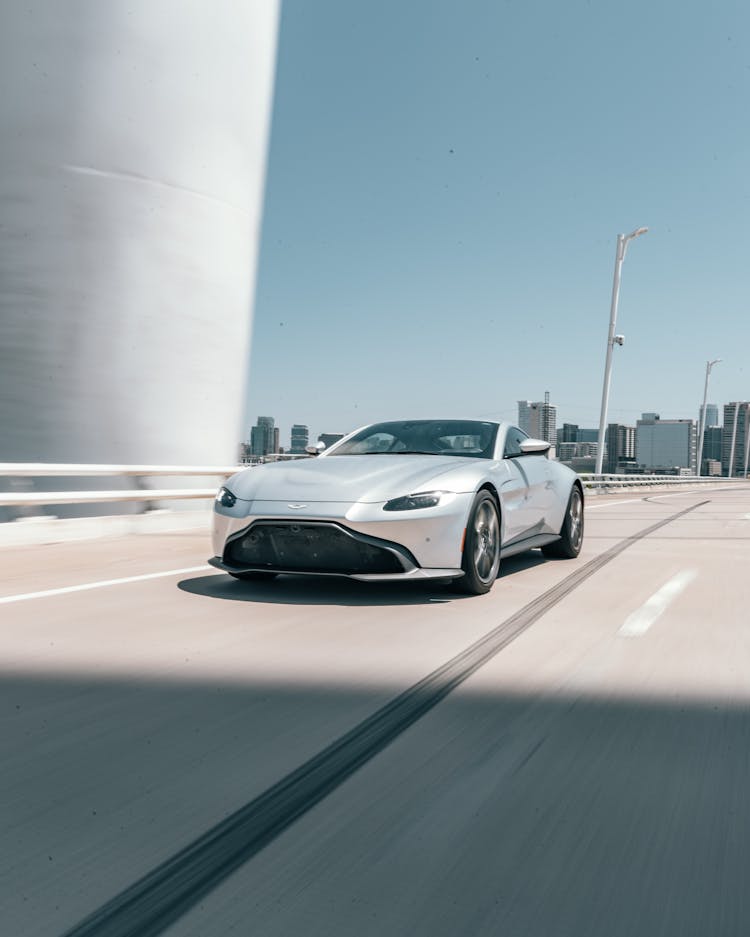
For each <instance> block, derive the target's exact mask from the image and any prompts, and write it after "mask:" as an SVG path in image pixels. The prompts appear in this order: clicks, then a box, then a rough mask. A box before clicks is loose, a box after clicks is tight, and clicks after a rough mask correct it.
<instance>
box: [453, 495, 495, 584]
mask: <svg viewBox="0 0 750 937" xmlns="http://www.w3.org/2000/svg"><path fill="white" fill-rule="evenodd" d="M461 568H462V569H463V571H464V574H463V576H461V578H460V579H454V580H453V588H454V589H456V591H458V592H465V593H467V594H468V595H484V593H485V592H489V591H490V589H491V588H492V584H493V583H494V581H495V579H497V573H498V570H499V569H500V515H499V513H498V510H497V504H496V503H495V499H494V498H493V497H492V495H491V494H490V493H489V491H480V492H479V493H478V494H477V496H476V498H475V499H474V504H473V505H472V506H471V511H470V512H469V523H468V524H467V526H466V537H465V540H464V552H463V556H462V558H461Z"/></svg>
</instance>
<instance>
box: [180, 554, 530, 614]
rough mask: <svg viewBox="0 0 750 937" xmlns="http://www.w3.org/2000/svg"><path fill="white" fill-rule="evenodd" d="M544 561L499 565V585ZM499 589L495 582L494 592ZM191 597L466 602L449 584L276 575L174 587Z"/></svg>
mask: <svg viewBox="0 0 750 937" xmlns="http://www.w3.org/2000/svg"><path fill="white" fill-rule="evenodd" d="M544 562H546V560H545V559H544V557H543V556H542V554H541V553H540V552H539V551H538V550H531V551H529V552H528V553H522V554H519V555H518V556H513V557H510V558H508V559H507V560H503V562H502V564H501V567H500V580H501V581H502V580H503V579H505V578H507V577H508V576H512V575H514V574H516V573H519V572H522V571H523V570H525V569H531V568H533V567H534V566H538V565H540V564H541V563H544ZM499 587H501V583H498V584H497V585H496V586H495V588H499ZM177 588H178V589H181V590H182V591H183V592H189V593H190V594H191V595H202V596H205V597H206V598H211V599H225V600H228V601H230V602H258V603H261V604H266V605H267V604H272V605H349V606H352V607H355V606H387V605H432V604H438V603H444V602H456V601H462V600H464V599H470V598H472V596H468V595H463V594H461V593H460V592H454V591H453V590H452V589H451V587H450V585H449V583H448V580H441V579H434V580H431V581H429V580H423V581H421V582H379V583H371V582H357V581H355V580H352V579H346V578H344V577H343V576H342V577H340V578H339V577H328V576H325V577H323V576H317V577H316V576H279V577H278V578H277V579H274V580H273V581H272V582H241V581H240V580H237V579H233V578H232V577H231V576H229V575H228V574H226V573H218V574H217V573H210V574H208V575H205V576H192V577H190V578H189V579H183V580H181V581H180V582H178V583H177Z"/></svg>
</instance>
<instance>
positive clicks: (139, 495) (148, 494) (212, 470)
mask: <svg viewBox="0 0 750 937" xmlns="http://www.w3.org/2000/svg"><path fill="white" fill-rule="evenodd" d="M243 467H244V466H242V465H231V466H225V465H76V464H71V463H66V464H53V463H48V462H0V477H5V478H14V479H21V478H26V479H33V478H65V477H74V478H85V477H98V478H106V477H111V476H120V477H122V476H127V477H131V478H136V479H137V480H138V484H139V487H137V488H131V489H126V490H113V491H96V490H94V491H13V492H10V491H0V507H42V506H44V505H48V504H99V503H104V502H110V501H185V500H190V499H194V498H204V499H207V498H213V497H214V496H215V495H216V489H217V487H218V485H216V486H214V487H213V488H144V487H141V486H140V480H141V479H142V478H148V477H158V476H161V477H165V476H169V477H171V478H192V477H195V478H197V477H200V476H213V477H215V478H218V479H224V478H227V477H228V476H230V475H234V473H235V472H237V471H239V470H240V469H241V468H243Z"/></svg>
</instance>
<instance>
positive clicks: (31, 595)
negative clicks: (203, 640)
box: [0, 565, 213, 605]
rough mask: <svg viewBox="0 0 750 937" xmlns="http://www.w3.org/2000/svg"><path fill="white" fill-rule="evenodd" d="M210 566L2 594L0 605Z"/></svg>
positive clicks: (157, 577) (197, 570)
mask: <svg viewBox="0 0 750 937" xmlns="http://www.w3.org/2000/svg"><path fill="white" fill-rule="evenodd" d="M206 569H213V567H212V566H208V565H204V566H186V567H185V568H184V569H168V570H165V571H164V572H162V573H145V574H144V575H142V576H125V577H124V578H123V579H102V580H100V581H99V582H84V583H81V585H79V586H63V587H62V588H61V589H45V590H44V591H43V592H25V593H23V594H21V595H4V596H2V597H1V598H0V605H8V604H9V603H10V602H25V601H27V600H28V599H46V598H49V597H51V596H53V595H68V593H70V592H85V591H86V590H87V589H103V588H104V587H105V586H121V585H124V584H125V583H127V582H143V581H144V580H146V579H161V578H162V577H164V576H182V575H183V574H184V573H199V572H203V571H204V570H206Z"/></svg>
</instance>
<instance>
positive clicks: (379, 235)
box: [246, 0, 750, 445]
mask: <svg viewBox="0 0 750 937" xmlns="http://www.w3.org/2000/svg"><path fill="white" fill-rule="evenodd" d="M749 26H750V5H748V4H746V3H741V2H717V3H713V4H707V3H703V2H700V3H699V2H696V0H687V2H686V0H682V2H673V0H660V2H654V0H650V2H642V0H628V2H626V3H622V2H617V3H615V2H609V0H592V2H579V0H567V2H565V3H560V2H534V0H524V2H515V0H493V2H480V0H463V2H461V3H458V2H455V0H454V2H444V0H429V2H428V0H400V2H393V0H378V2H377V3H376V2H368V3H364V2H360V0H315V2H314V3H311V2H309V0H286V2H285V3H284V6H283V12H282V19H281V28H280V34H279V55H278V66H277V80H276V93H275V101H274V112H273V125H272V133H271V142H270V150H269V162H268V177H267V189H266V199H265V215H264V224H263V236H262V244H261V252H260V264H259V273H258V284H257V297H256V304H255V319H254V329H253V345H252V353H251V364H250V380H249V387H248V400H247V405H248V410H247V420H246V423H247V426H249V425H250V424H251V423H254V422H255V418H256V416H257V415H258V414H264V415H271V416H274V417H275V418H276V422H277V425H279V426H280V427H281V441H282V445H288V441H289V440H288V435H289V427H290V425H291V424H292V423H293V422H300V423H307V424H308V425H309V426H310V428H311V431H312V433H313V435H317V433H319V432H333V431H345V430H349V429H353V428H354V427H355V426H358V425H360V424H362V423H367V422H369V421H371V420H372V421H374V420H379V419H390V418H399V417H415V416H416V417H420V416H429V415H434V416H466V417H476V416H481V417H485V418H505V419H515V416H516V401H517V400H518V399H525V398H528V399H532V400H538V399H542V397H543V394H544V391H545V390H549V391H550V393H551V398H552V402H553V403H555V404H557V407H558V425H560V424H561V423H562V421H563V420H565V421H570V422H577V423H580V424H581V425H584V426H595V425H597V424H598V417H599V404H600V399H601V385H602V374H603V367H604V352H605V343H606V335H607V326H608V317H609V304H610V296H611V288H612V272H613V265H614V252H615V238H616V235H617V233H618V232H623V233H627V232H629V231H631V230H632V229H634V228H636V227H639V226H641V225H647V226H648V227H649V229H650V230H649V233H648V234H646V235H645V236H644V237H641V238H639V239H638V240H637V241H635V242H633V243H632V244H631V246H630V248H629V251H628V256H627V259H626V261H625V265H624V267H623V277H622V289H621V293H620V311H619V318H618V332H622V333H623V334H624V335H625V336H626V342H625V345H624V347H623V348H617V349H616V350H615V360H614V370H613V380H612V393H611V399H610V419H612V420H619V421H622V422H634V421H635V419H637V417H638V416H639V415H640V413H641V411H645V410H656V411H658V412H660V413H661V415H662V417H664V418H677V417H690V416H694V415H695V413H696V412H697V408H698V405H699V403H700V400H701V397H702V392H703V376H704V369H705V362H706V360H707V359H708V358H715V357H720V358H722V359H724V360H723V363H722V364H720V365H718V366H717V367H716V368H714V370H713V373H712V378H711V392H710V394H709V398H710V400H713V401H716V402H717V403H719V404H722V403H724V402H725V401H728V400H730V399H731V400H734V399H746V398H749V397H750V364H748V363H747V360H748V349H749V348H750V316H749V315H748V310H747V299H746V297H747V289H748V281H749V279H750V278H749V273H750V263H749V262H748V248H749V247H750V236H749V235H748V220H749V219H748V209H749V208H750V181H748V168H749V167H750V113H749V111H750V95H749V93H748V92H749V91H750V38H749V35H748V27H749Z"/></svg>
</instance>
